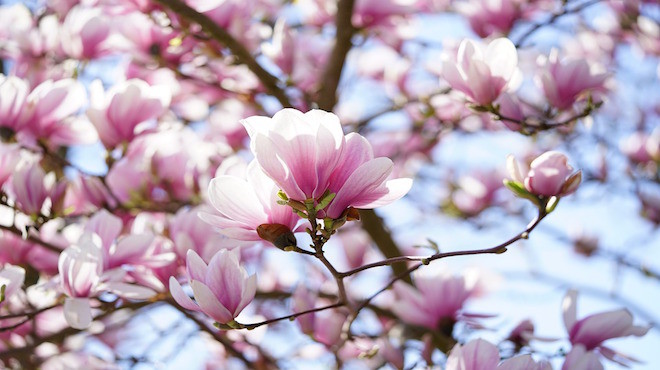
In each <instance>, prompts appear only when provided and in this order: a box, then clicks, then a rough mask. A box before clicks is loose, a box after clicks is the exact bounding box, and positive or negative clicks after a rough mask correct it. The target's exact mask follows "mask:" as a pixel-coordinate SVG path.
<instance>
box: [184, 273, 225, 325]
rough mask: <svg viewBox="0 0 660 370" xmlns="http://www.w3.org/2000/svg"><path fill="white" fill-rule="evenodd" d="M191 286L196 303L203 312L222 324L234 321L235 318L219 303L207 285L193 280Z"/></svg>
mask: <svg viewBox="0 0 660 370" xmlns="http://www.w3.org/2000/svg"><path fill="white" fill-rule="evenodd" d="M190 286H191V287H192V290H193V293H194V295H195V301H197V304H199V307H200V308H201V310H202V312H204V313H205V314H207V315H209V316H211V318H212V319H214V320H215V321H217V322H219V323H221V324H226V323H228V322H230V321H232V320H233V319H234V316H233V315H232V314H231V313H230V312H229V311H228V310H227V308H225V307H224V306H223V305H222V304H221V303H220V302H219V301H218V299H217V298H216V297H215V295H214V294H213V292H211V290H210V289H209V288H208V287H207V286H206V285H204V284H203V283H202V282H199V281H197V280H193V281H192V282H191V283H190Z"/></svg>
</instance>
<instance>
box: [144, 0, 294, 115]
mask: <svg viewBox="0 0 660 370" xmlns="http://www.w3.org/2000/svg"><path fill="white" fill-rule="evenodd" d="M155 1H156V2H157V3H159V4H161V5H163V6H165V7H167V8H169V9H170V10H172V11H173V12H174V13H176V14H177V15H178V16H180V17H181V18H184V19H186V20H188V21H190V22H194V23H197V24H199V25H200V26H201V27H202V29H203V30H204V31H205V32H207V33H208V34H209V35H210V36H211V37H212V38H213V39H214V40H215V41H218V42H219V43H221V44H223V45H225V46H226V47H227V48H228V49H229V50H231V52H232V53H233V54H234V56H236V58H237V59H238V61H239V62H240V63H242V64H245V65H246V66H247V67H248V68H249V69H250V70H251V71H252V73H254V74H255V75H256V76H257V78H258V79H259V80H260V81H261V83H262V84H263V85H264V86H265V87H266V90H268V92H269V93H270V94H272V95H273V96H274V97H275V98H276V99H277V100H278V101H279V102H280V104H282V106H283V107H285V108H286V107H291V106H292V104H291V101H290V100H289V97H288V96H287V95H286V93H285V92H284V90H283V89H282V88H280V86H279V80H278V79H277V77H275V76H273V75H271V74H270V73H269V72H268V71H266V70H265V69H264V68H263V67H262V66H261V65H260V64H259V63H258V62H257V60H256V59H255V58H254V57H253V56H252V54H251V53H250V51H248V50H247V49H246V48H245V46H243V45H242V44H241V43H240V42H239V41H238V40H236V39H235V38H234V37H233V36H232V35H231V34H230V33H229V32H227V31H226V30H225V29H224V28H222V27H220V26H218V25H217V24H216V23H215V22H214V21H213V20H212V19H210V18H209V17H207V16H206V15H204V14H202V13H199V12H198V11H196V10H195V9H193V8H191V7H189V6H188V5H186V4H185V3H184V2H183V1H180V0H155Z"/></svg>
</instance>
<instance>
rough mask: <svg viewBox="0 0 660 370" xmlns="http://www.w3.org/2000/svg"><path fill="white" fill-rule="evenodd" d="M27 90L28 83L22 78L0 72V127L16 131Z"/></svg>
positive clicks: (28, 90)
mask: <svg viewBox="0 0 660 370" xmlns="http://www.w3.org/2000/svg"><path fill="white" fill-rule="evenodd" d="M29 92H30V89H29V86H28V84H27V83H25V81H23V80H22V79H20V78H18V77H15V76H8V77H5V76H4V75H2V74H0V127H8V128H10V129H12V130H14V131H16V129H17V127H16V126H17V124H18V122H19V118H20V116H21V113H22V112H23V106H24V105H25V100H26V99H27V95H28V93H29Z"/></svg>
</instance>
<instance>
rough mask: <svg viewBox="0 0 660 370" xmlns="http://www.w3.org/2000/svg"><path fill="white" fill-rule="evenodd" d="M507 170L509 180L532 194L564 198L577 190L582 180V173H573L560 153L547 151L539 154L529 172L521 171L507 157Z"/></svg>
mask: <svg viewBox="0 0 660 370" xmlns="http://www.w3.org/2000/svg"><path fill="white" fill-rule="evenodd" d="M507 170H508V171H509V176H511V180H513V181H514V182H517V183H519V184H523V185H524V186H525V189H527V191H529V192H530V193H532V194H535V195H542V196H546V197H550V196H564V195H568V194H571V193H573V192H575V190H577V187H578V185H580V181H581V180H582V171H575V170H574V169H573V167H571V165H569V164H568V158H566V156H565V155H564V154H562V153H559V152H556V151H549V152H545V153H543V154H541V155H540V156H538V157H537V158H536V159H534V160H533V161H532V163H531V164H530V169H529V171H527V172H525V171H524V170H523V169H521V166H520V165H519V164H518V161H517V160H516V159H515V158H514V157H513V156H512V155H509V156H508V157H507Z"/></svg>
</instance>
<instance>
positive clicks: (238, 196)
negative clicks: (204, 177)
mask: <svg viewBox="0 0 660 370" xmlns="http://www.w3.org/2000/svg"><path fill="white" fill-rule="evenodd" d="M277 192H278V187H277V186H276V185H275V183H274V182H273V180H271V179H270V178H268V176H266V175H265V174H264V173H263V171H262V170H261V168H259V165H258V164H257V163H256V161H252V162H250V164H248V166H247V169H246V171H245V179H243V178H240V177H237V176H230V175H220V176H218V177H216V178H214V179H213V180H211V183H210V184H209V201H210V203H211V205H212V206H213V207H214V208H215V210H216V211H217V212H216V213H208V212H200V217H202V219H203V220H205V221H206V222H208V223H209V224H211V225H213V226H215V227H217V228H218V230H219V231H220V233H222V234H223V235H225V236H227V237H229V238H232V239H238V240H254V241H257V240H262V237H263V236H264V235H259V232H258V229H259V226H261V225H282V227H281V229H282V230H284V231H285V232H286V230H288V231H290V232H293V231H297V224H298V221H299V220H300V217H298V215H296V214H294V213H293V212H292V211H291V209H290V208H289V207H285V206H282V205H279V204H277V200H278V199H279V197H278V196H277ZM262 229H263V228H262ZM271 242H272V240H271Z"/></svg>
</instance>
